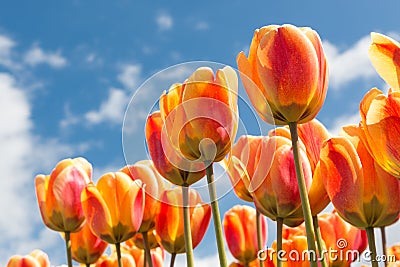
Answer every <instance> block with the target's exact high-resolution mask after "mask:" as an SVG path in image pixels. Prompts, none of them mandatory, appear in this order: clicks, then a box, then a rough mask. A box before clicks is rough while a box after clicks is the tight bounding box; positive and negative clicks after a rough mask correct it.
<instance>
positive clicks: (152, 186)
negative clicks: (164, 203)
mask: <svg viewBox="0 0 400 267" xmlns="http://www.w3.org/2000/svg"><path fill="white" fill-rule="evenodd" d="M120 171H121V172H124V173H126V174H127V175H129V176H130V177H131V179H132V180H134V181H136V180H140V181H141V182H142V183H143V184H144V185H145V186H144V190H145V199H144V213H143V221H142V224H141V225H140V228H139V232H141V233H144V232H149V231H151V229H153V228H154V226H155V217H156V214H157V212H158V209H159V208H160V198H161V195H162V193H163V192H164V190H165V188H166V183H165V182H164V179H163V178H162V176H161V175H160V174H159V173H158V172H157V170H156V169H155V167H154V164H153V162H152V161H151V160H142V161H139V162H137V163H135V164H133V165H130V166H126V167H124V168H123V169H121V170H120Z"/></svg>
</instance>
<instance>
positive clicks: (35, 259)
mask: <svg viewBox="0 0 400 267" xmlns="http://www.w3.org/2000/svg"><path fill="white" fill-rule="evenodd" d="M7 267H50V261H49V257H48V256H47V254H46V253H44V252H43V251H41V250H38V249H36V250H34V251H32V252H31V253H30V254H28V255H26V256H20V255H14V256H12V257H11V258H10V259H9V260H8V263H7Z"/></svg>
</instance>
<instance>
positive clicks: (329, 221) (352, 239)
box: [319, 211, 368, 267]
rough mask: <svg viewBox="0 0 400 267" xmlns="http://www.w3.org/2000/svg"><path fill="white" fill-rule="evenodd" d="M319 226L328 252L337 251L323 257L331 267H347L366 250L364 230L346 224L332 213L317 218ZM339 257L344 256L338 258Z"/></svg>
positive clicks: (366, 241)
mask: <svg viewBox="0 0 400 267" xmlns="http://www.w3.org/2000/svg"><path fill="white" fill-rule="evenodd" d="M319 225H320V228H321V234H322V238H323V240H324V241H325V245H326V248H327V250H328V251H337V253H336V254H334V255H331V254H328V255H325V256H328V258H329V261H330V262H329V266H331V267H336V266H337V267H348V266H350V263H351V262H354V261H355V260H357V257H358V256H359V255H360V254H361V253H362V252H363V251H364V250H365V249H366V248H367V245H368V240H367V234H366V232H365V230H360V229H357V228H356V227H354V226H352V225H350V224H348V223H346V222H345V221H344V220H343V219H342V218H340V217H339V216H338V215H337V213H336V212H335V211H334V212H332V213H324V214H322V215H321V216H319ZM340 255H345V256H343V257H340Z"/></svg>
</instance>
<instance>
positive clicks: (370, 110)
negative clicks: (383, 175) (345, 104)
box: [360, 88, 400, 178]
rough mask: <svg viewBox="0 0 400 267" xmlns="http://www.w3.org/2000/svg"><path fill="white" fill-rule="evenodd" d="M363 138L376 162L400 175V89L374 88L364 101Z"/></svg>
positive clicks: (361, 110)
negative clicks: (385, 93)
mask: <svg viewBox="0 0 400 267" xmlns="http://www.w3.org/2000/svg"><path fill="white" fill-rule="evenodd" d="M360 114H361V128H362V130H363V131H362V134H361V138H362V140H363V143H364V145H365V146H366V147H367V149H368V151H369V152H370V154H371V155H372V156H373V157H374V159H375V161H376V163H378V164H379V166H381V168H383V169H384V170H385V171H387V172H389V173H390V174H392V175H394V176H396V177H397V178H400V154H399V153H398V152H397V151H399V147H400V142H399V138H398V134H397V133H399V132H400V92H397V91H389V93H388V96H387V97H386V96H385V95H384V94H383V93H382V92H381V91H380V90H378V89H376V88H374V89H372V90H370V91H369V92H368V93H367V94H366V95H365V96H364V98H363V100H362V101H361V103H360Z"/></svg>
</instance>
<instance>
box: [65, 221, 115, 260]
mask: <svg viewBox="0 0 400 267" xmlns="http://www.w3.org/2000/svg"><path fill="white" fill-rule="evenodd" d="M107 246H108V244H107V242H104V241H103V240H101V239H100V238H98V237H97V236H96V235H94V234H93V232H92V230H90V227H89V224H87V223H85V224H84V225H83V227H82V229H81V230H80V231H79V232H76V233H71V251H72V259H74V260H75V261H77V262H79V263H83V264H86V265H87V266H89V265H90V264H93V263H95V262H96V261H97V260H98V259H99V258H100V256H101V255H102V254H103V253H104V251H105V250H106V248H107Z"/></svg>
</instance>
